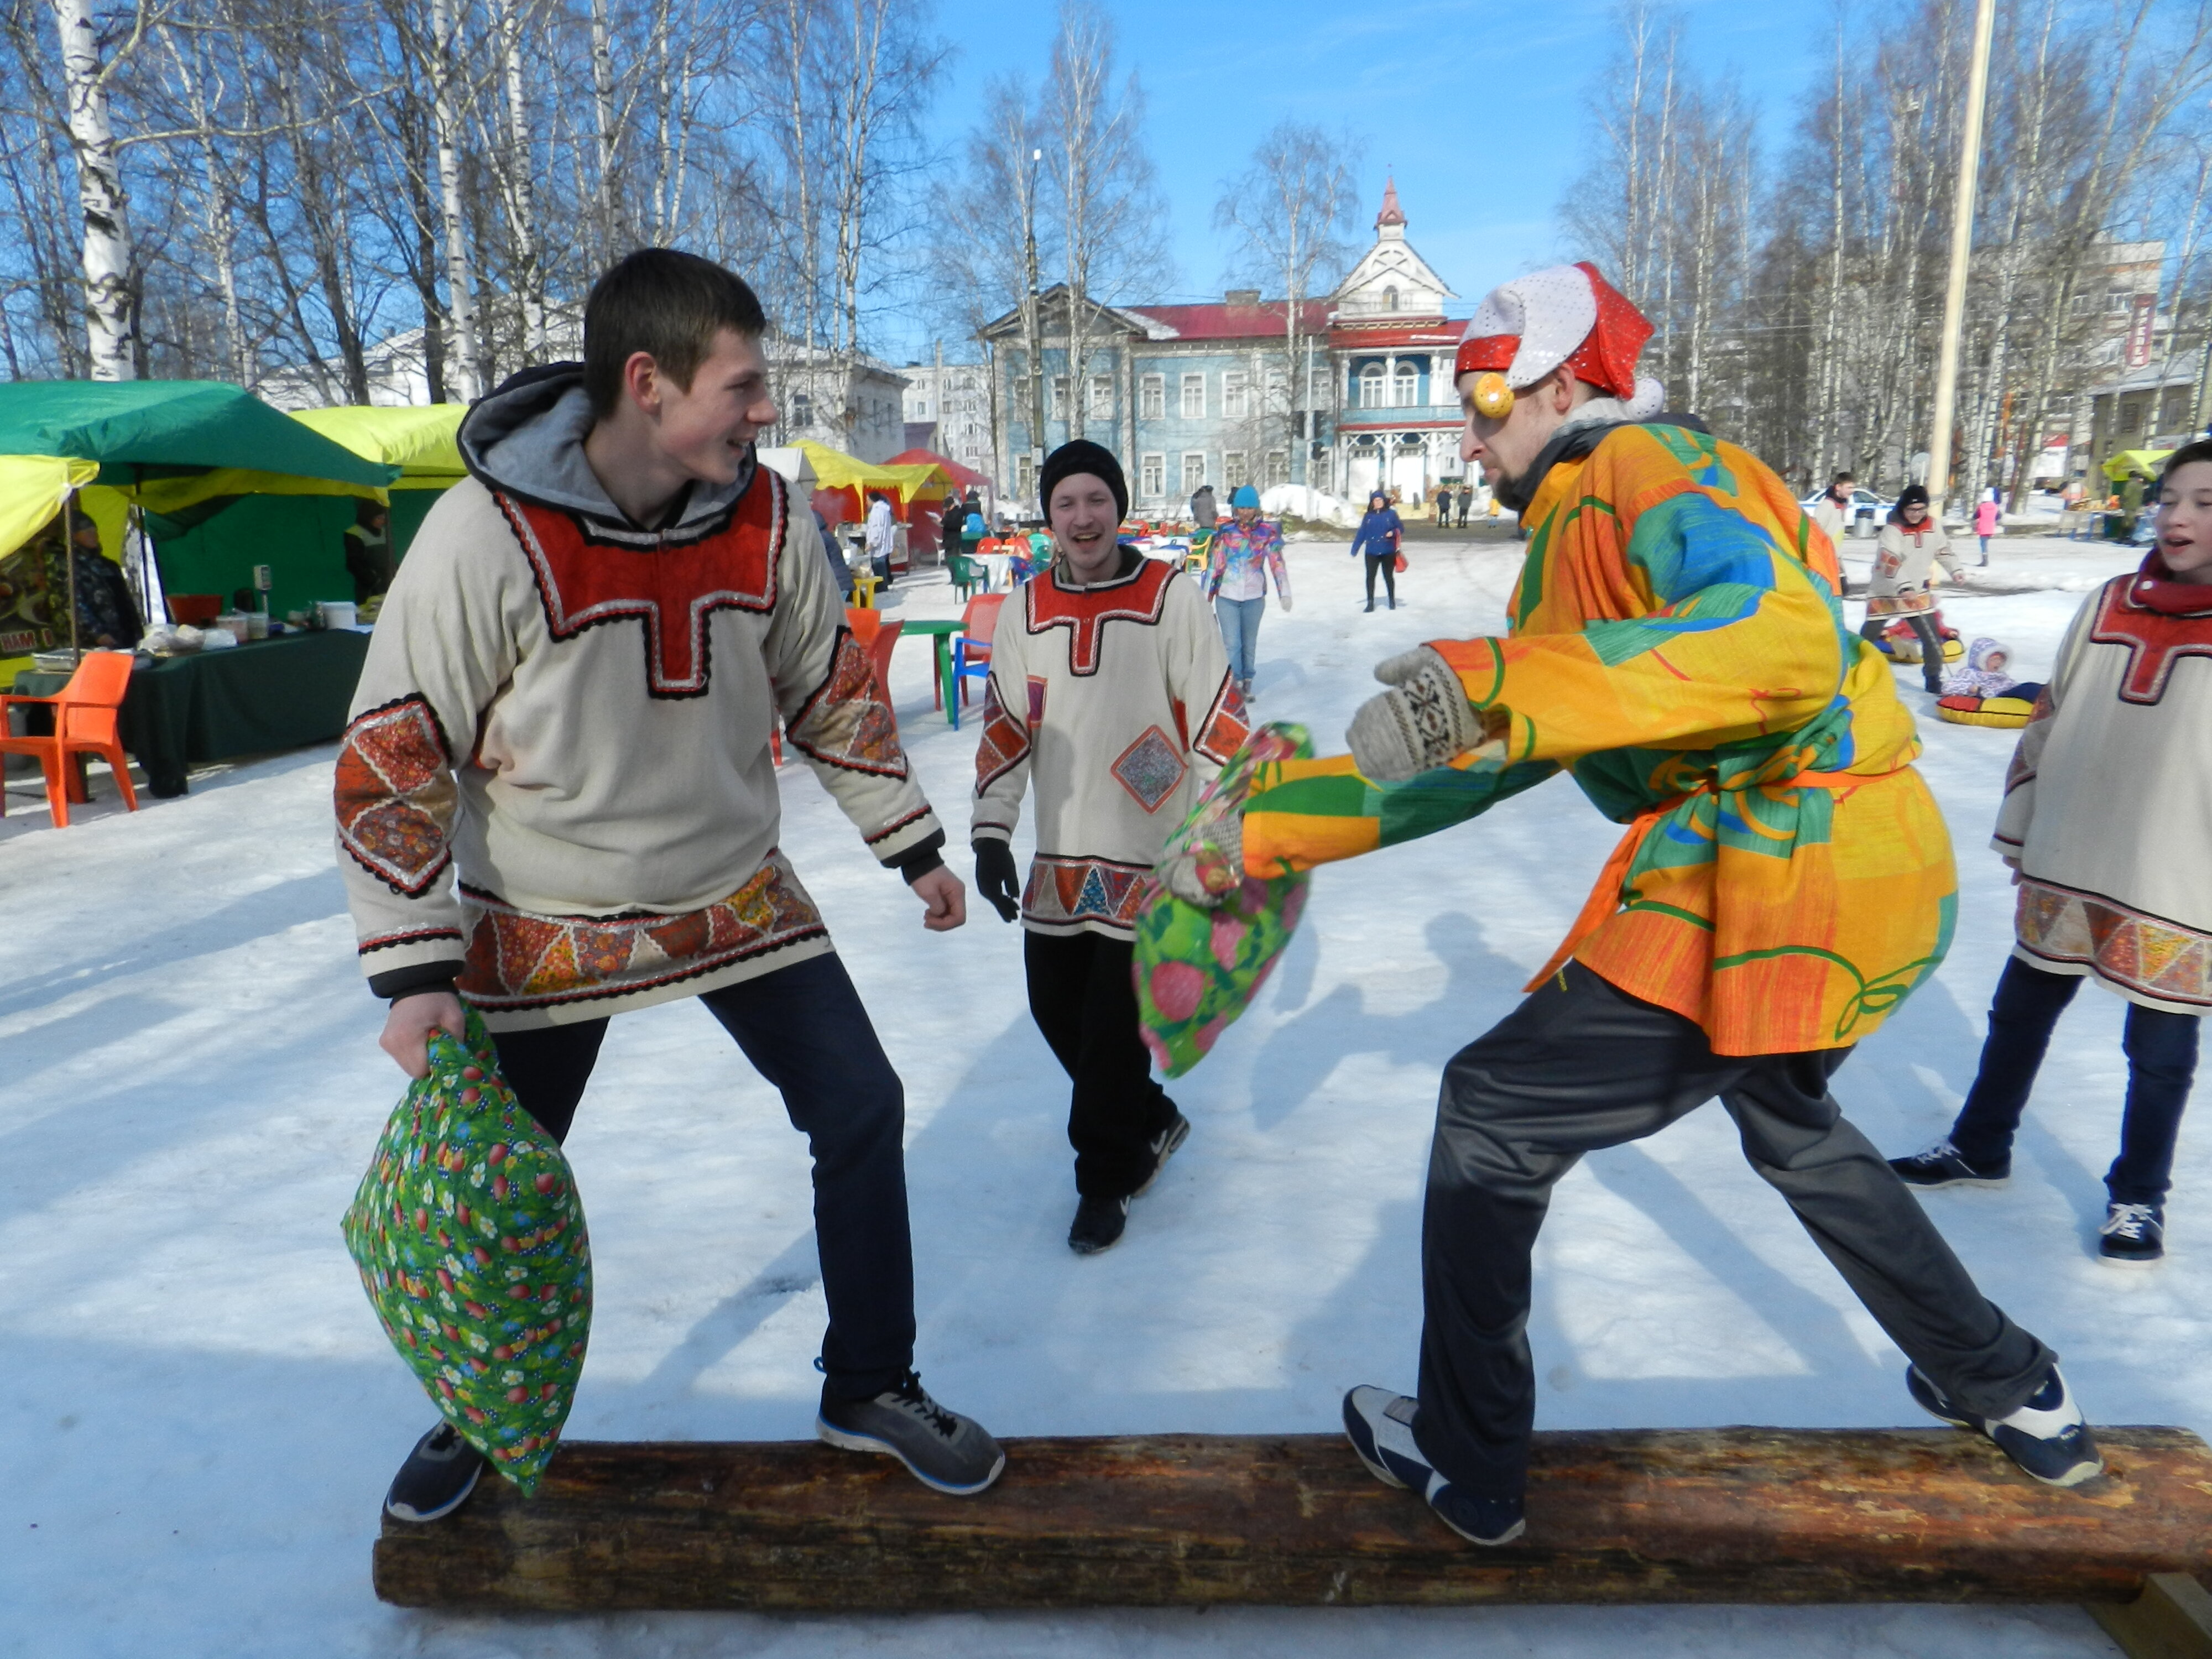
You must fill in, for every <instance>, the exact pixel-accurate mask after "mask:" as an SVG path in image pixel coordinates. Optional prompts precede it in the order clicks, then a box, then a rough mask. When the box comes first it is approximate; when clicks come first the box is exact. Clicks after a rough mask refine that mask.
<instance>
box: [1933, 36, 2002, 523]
mask: <svg viewBox="0 0 2212 1659" xmlns="http://www.w3.org/2000/svg"><path fill="white" fill-rule="evenodd" d="M1996 17H1997V8H1996V0H1975V5H1974V55H1973V60H1972V65H1971V66H1970V67H1969V69H1968V70H1967V73H1966V125H1965V131H1962V132H1961V133H1960V135H1959V190H1958V194H1957V195H1956V196H1955V197H1953V198H1952V203H1951V275H1950V280H1949V281H1948V283H1945V284H1944V288H1943V343H1942V353H1941V355H1940V356H1938V357H1937V359H1936V418H1935V425H1936V430H1935V431H1934V432H1933V433H1931V434H1930V435H1929V443H1928V493H1929V496H1930V497H1931V498H1932V499H1933V501H1934V502H1935V507H1936V514H1935V516H1936V522H1937V523H1938V524H1939V525H1940V524H1941V523H1942V517H1943V509H1944V507H1945V506H1946V505H1947V504H1948V502H1949V501H1950V499H1951V420H1952V415H1953V412H1954V405H1955V404H1956V403H1957V401H1958V395H1959V333H1960V327H1961V325H1963V324H1964V323H1965V321H1966V263H1967V256H1968V255H1969V254H1971V253H1972V252H1973V247H1974V192H1975V186H1976V184H1977V183H1978V176H1979V174H1980V172H1981V166H1982V115H1983V110H1984V106H1985V105H1986V104H1987V102H1988V100H1989V89H1990V35H1991V33H1993V32H1994V31H1995V29H1996Z"/></svg>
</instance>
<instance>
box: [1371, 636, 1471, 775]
mask: <svg viewBox="0 0 2212 1659" xmlns="http://www.w3.org/2000/svg"><path fill="white" fill-rule="evenodd" d="M1375 678H1376V679H1378V680H1380V681H1382V682H1383V684H1385V685H1388V686H1392V687H1395V690H1389V691H1385V692H1383V694H1382V696H1376V697H1370V698H1369V699H1368V700H1367V701H1366V702H1364V703H1362V704H1360V706H1359V712H1358V714H1354V715H1353V716H1352V726H1351V728H1350V729H1349V730H1348V731H1346V733H1345V734H1344V735H1345V739H1346V742H1347V743H1349V744H1351V746H1352V759H1353V760H1354V761H1356V762H1358V765H1359V770H1360V773H1361V775H1363V776H1364V777H1367V778H1369V779H1371V780H1372V781H1375V782H1376V783H1403V782H1405V781H1407V779H1408V778H1412V777H1417V776H1419V775H1420V774H1421V773H1423V772H1425V771H1428V770H1429V769H1431V768H1432V767H1437V766H1443V765H1444V764H1445V763H1448V762H1450V761H1454V760H1456V759H1458V758H1459V757H1460V756H1462V755H1463V754H1465V753H1466V752H1467V751H1468V750H1470V749H1473V748H1475V747H1477V746H1478V745H1480V744H1481V743H1482V741H1483V739H1484V738H1485V737H1486V736H1487V735H1488V734H1487V732H1486V728H1485V726H1484V723H1483V718H1482V716H1481V715H1480V714H1477V713H1476V712H1475V710H1474V705H1473V704H1472V703H1470V702H1468V700H1467V690H1466V688H1465V687H1464V686H1462V684H1460V680H1459V676H1458V675H1456V674H1455V673H1453V672H1452V670H1451V665H1450V664H1449V663H1448V662H1446V661H1445V660H1444V659H1443V657H1441V656H1440V655H1438V654H1437V653H1436V652H1435V651H1434V650H1433V649H1431V647H1428V646H1425V645H1422V646H1416V647H1414V648H1413V650H1411V651H1404V652H1401V653H1399V654H1398V655H1396V656H1395V657H1391V658H1389V659H1386V660H1385V661H1383V662H1381V663H1378V664H1377V665H1376V669H1375Z"/></svg>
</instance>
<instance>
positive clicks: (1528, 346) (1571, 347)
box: [1452, 260, 1667, 420]
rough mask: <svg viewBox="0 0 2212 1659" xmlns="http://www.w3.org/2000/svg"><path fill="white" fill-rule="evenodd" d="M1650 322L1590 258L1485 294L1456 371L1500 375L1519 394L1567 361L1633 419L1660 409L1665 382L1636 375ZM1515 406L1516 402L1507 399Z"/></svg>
mask: <svg viewBox="0 0 2212 1659" xmlns="http://www.w3.org/2000/svg"><path fill="white" fill-rule="evenodd" d="M1650 337H1651V325H1650V323H1649V322H1647V321H1645V320H1644V313H1642V312H1640V311H1638V310H1637V308H1636V307H1634V306H1632V305H1631V304H1629V302H1628V301H1626V300H1625V299H1623V298H1622V297H1621V296H1620V294H1619V293H1618V292H1616V291H1615V290H1614V289H1613V285H1612V284H1611V283H1607V281H1606V280H1605V278H1604V277H1602V276H1599V275H1598V273H1597V267H1596V266H1595V265H1594V264H1590V263H1589V261H1588V260H1583V261H1582V262H1580V263H1578V264H1571V265H1553V266H1552V267H1550V268H1549V269H1548V270H1538V271H1532V272H1530V273H1529V274H1528V276H1516V277H1515V278H1514V279H1513V280H1512V281H1511V282H1510V283H1500V284H1499V285H1498V287H1496V288H1494V289H1491V290H1490V292H1489V293H1488V294H1486V295H1484V296H1483V300H1482V303H1481V304H1480V306H1478V307H1476V308H1475V313H1474V321H1472V322H1470V323H1469V324H1468V325H1467V334H1466V336H1465V337H1464V338H1462V340H1461V341H1460V343H1459V356H1458V357H1457V359H1456V360H1455V362H1454V364H1453V366H1452V377H1453V379H1455V380H1456V379H1457V378H1458V377H1459V376H1461V375H1462V374H1468V372H1469V371H1474V372H1477V373H1481V374H1499V375H1502V376H1503V377H1504V380H1505V384H1506V386H1509V387H1510V388H1512V389H1513V390H1514V391H1516V392H1518V391H1521V390H1523V389H1525V388H1526V387H1528V386H1533V385H1534V384H1535V383H1536V382H1537V381H1538V380H1542V379H1543V378H1544V376H1546V375H1547V374H1550V373H1551V372H1552V371H1553V369H1555V368H1558V367H1559V365H1560V364H1562V363H1565V365H1566V366H1567V367H1568V368H1571V369H1572V370H1573V371H1574V376H1575V378H1576V379H1577V380H1587V381H1588V382H1589V384H1590V385H1592V386H1596V387H1597V388H1598V389H1599V390H1600V391H1601V392H1605V393H1606V394H1607V395H1608V396H1610V397H1613V398H1619V399H1620V401H1621V403H1622V404H1624V405H1626V411H1627V414H1628V416H1629V418H1630V419H1631V420H1644V419H1646V418H1648V417H1649V416H1653V415H1656V414H1657V413H1658V412H1659V410H1660V409H1661V408H1662V406H1663V405H1664V404H1665V402H1666V398H1667V392H1666V388H1665V387H1663V386H1661V385H1660V384H1659V382H1658V381H1657V380H1654V379H1652V378H1651V377H1650V375H1648V374H1647V375H1645V376H1644V378H1642V379H1641V380H1639V379H1638V378H1637V374H1636V355H1637V353H1638V352H1639V351H1641V350H1643V349H1644V342H1645V341H1646V340H1648V339H1650ZM1507 402H1508V404H1509V406H1510V399H1509V400H1507Z"/></svg>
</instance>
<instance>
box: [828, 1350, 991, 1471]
mask: <svg viewBox="0 0 2212 1659" xmlns="http://www.w3.org/2000/svg"><path fill="white" fill-rule="evenodd" d="M814 1432H815V1433H816V1434H817V1435H819V1436H821V1437H822V1438H823V1439H824V1440H826V1441H828V1442H829V1443H830V1444H831V1445H833V1446H837V1447H841V1448H842V1449H844V1450H846V1451H857V1452H880V1453H882V1454H884V1455H885V1456H889V1457H896V1458H897V1459H898V1461H899V1462H902V1463H903V1464H905V1465H906V1467H907V1471H908V1473H909V1474H912V1475H913V1476H914V1478H915V1480H919V1481H921V1484H922V1485H923V1486H927V1487H929V1488H930V1489H931V1490H933V1491H935V1492H950V1493H951V1494H952V1495H953V1496H954V1497H956V1498H969V1497H972V1496H974V1495H975V1493H977V1492H981V1491H983V1490H984V1489H985V1488H986V1487H987V1486H989V1485H990V1484H991V1483H992V1482H993V1481H994V1480H997V1479H998V1478H999V1475H1000V1471H1002V1470H1003V1469H1005V1468H1006V1453H1005V1452H1003V1451H1002V1450H1000V1448H999V1443H998V1442H997V1441H995V1440H994V1439H992V1438H991V1437H990V1436H989V1435H988V1434H987V1433H986V1432H984V1430H983V1425H981V1424H980V1423H978V1422H976V1421H975V1419H973V1418H970V1417H963V1416H961V1415H960V1413H958V1412H951V1411H947V1410H945V1407H942V1406H940V1405H939V1404H938V1403H937V1402H936V1401H934V1400H932V1399H931V1398H930V1397H929V1395H928V1394H927V1392H926V1391H925V1390H924V1389H923V1388H922V1386H921V1378H920V1377H919V1376H915V1374H914V1373H913V1372H912V1371H908V1373H907V1374H906V1376H904V1377H903V1378H902V1380H901V1381H900V1383H899V1385H898V1387H896V1388H895V1389H885V1390H884V1392H883V1393H881V1394H879V1395H876V1396H874V1398H872V1399H869V1400H841V1399H839V1398H838V1397H837V1396H836V1395H833V1394H831V1393H830V1392H829V1389H827V1388H824V1389H823V1390H822V1409H821V1412H820V1413H818V1414H817V1416H816V1418H815V1419H814Z"/></svg>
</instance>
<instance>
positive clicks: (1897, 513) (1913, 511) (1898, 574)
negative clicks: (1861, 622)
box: [1859, 484, 1965, 696]
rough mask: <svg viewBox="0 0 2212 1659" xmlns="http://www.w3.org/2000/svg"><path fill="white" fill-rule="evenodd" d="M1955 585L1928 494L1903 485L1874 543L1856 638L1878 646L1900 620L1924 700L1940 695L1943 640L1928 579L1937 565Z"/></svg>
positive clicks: (1955, 566)
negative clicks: (1913, 644) (1913, 637)
mask: <svg viewBox="0 0 2212 1659" xmlns="http://www.w3.org/2000/svg"><path fill="white" fill-rule="evenodd" d="M1939 563H1940V564H1942V567H1943V568H1944V569H1945V570H1947V571H1948V572H1949V573H1950V577H1951V580H1953V581H1954V582H1955V581H1961V580H1965V579H1964V577H1963V576H1962V575H1961V574H1960V568H1959V561H1958V557H1957V556H1956V555H1955V554H1954V553H1953V552H1952V551H1951V544H1950V541H1949V540H1948V538H1946V537H1945V536H1944V534H1943V526H1942V525H1941V524H1939V523H1938V522H1936V517H1935V515H1934V514H1933V513H1930V512H1929V510H1928V492H1927V490H1925V489H1923V488H1922V487H1921V486H1920V485H1918V484H1909V485H1907V486H1906V487H1905V490H1904V492H1903V493H1902V494H1900V495H1899V496H1898V498H1897V506H1896V507H1895V508H1894V509H1893V510H1892V512H1891V513H1890V515H1889V522H1888V523H1887V525H1885V526H1882V532H1881V540H1880V541H1879V542H1877V543H1876V544H1875V555H1874V582H1873V585H1872V586H1869V588H1868V589H1867V617H1866V625H1865V626H1864V627H1863V628H1861V629H1859V634H1860V636H1861V637H1862V638H1864V639H1869V640H1873V641H1876V642H1879V641H1881V631H1882V629H1885V628H1887V627H1888V626H1889V625H1890V623H1893V622H1895V621H1897V620H1898V619H1899V617H1903V618H1904V619H1905V621H1906V622H1908V623H1911V625H1912V631H1913V632H1914V633H1916V634H1917V635H1919V636H1920V678H1921V680H1922V682H1923V684H1925V685H1926V686H1927V688H1928V693H1929V696H1942V692H1943V641H1942V637H1941V636H1940V635H1938V634H1937V633H1936V616H1935V611H1936V596H1935V595H1934V594H1933V593H1931V592H1929V576H1930V575H1931V574H1933V572H1934V568H1935V567H1936V565H1937V564H1939Z"/></svg>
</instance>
